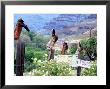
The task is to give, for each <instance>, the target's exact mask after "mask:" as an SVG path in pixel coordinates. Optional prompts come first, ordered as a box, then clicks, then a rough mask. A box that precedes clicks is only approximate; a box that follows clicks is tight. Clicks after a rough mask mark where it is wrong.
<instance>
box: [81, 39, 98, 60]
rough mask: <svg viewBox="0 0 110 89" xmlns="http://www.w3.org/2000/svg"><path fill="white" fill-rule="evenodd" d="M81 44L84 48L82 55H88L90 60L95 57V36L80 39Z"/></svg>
mask: <svg viewBox="0 0 110 89" xmlns="http://www.w3.org/2000/svg"><path fill="white" fill-rule="evenodd" d="M81 46H82V47H83V49H84V50H85V52H84V54H83V55H87V56H89V58H90V59H91V60H94V59H96V57H97V38H96V37H91V38H89V39H84V40H81Z"/></svg>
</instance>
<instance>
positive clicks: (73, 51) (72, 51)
mask: <svg viewBox="0 0 110 89" xmlns="http://www.w3.org/2000/svg"><path fill="white" fill-rule="evenodd" d="M76 50H77V45H75V44H74V45H72V46H71V48H70V53H71V54H75V52H76Z"/></svg>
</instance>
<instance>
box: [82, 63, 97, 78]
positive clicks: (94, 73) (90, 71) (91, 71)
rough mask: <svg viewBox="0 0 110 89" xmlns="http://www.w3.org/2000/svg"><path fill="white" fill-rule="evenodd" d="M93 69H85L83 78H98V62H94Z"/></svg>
mask: <svg viewBox="0 0 110 89" xmlns="http://www.w3.org/2000/svg"><path fill="white" fill-rule="evenodd" d="M91 64H92V65H91V67H90V68H86V69H85V68H84V69H83V70H82V71H81V75H82V76H97V63H96V61H93V62H92V63H91Z"/></svg>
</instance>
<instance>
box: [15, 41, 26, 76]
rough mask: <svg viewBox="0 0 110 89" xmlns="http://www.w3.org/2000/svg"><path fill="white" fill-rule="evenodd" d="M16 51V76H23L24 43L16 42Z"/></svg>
mask: <svg viewBox="0 0 110 89" xmlns="http://www.w3.org/2000/svg"><path fill="white" fill-rule="evenodd" d="M16 50H17V52H16V76H23V71H24V57H25V44H24V42H21V41H19V42H18V43H17V49H16Z"/></svg>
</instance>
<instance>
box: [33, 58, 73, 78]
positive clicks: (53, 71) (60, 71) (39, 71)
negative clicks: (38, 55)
mask: <svg viewBox="0 0 110 89" xmlns="http://www.w3.org/2000/svg"><path fill="white" fill-rule="evenodd" d="M34 64H35V65H36V69H33V70H32V71H31V74H32V75H33V76H72V75H74V70H72V68H71V67H69V65H68V64H66V63H56V61H46V60H45V61H41V60H35V61H34Z"/></svg>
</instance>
